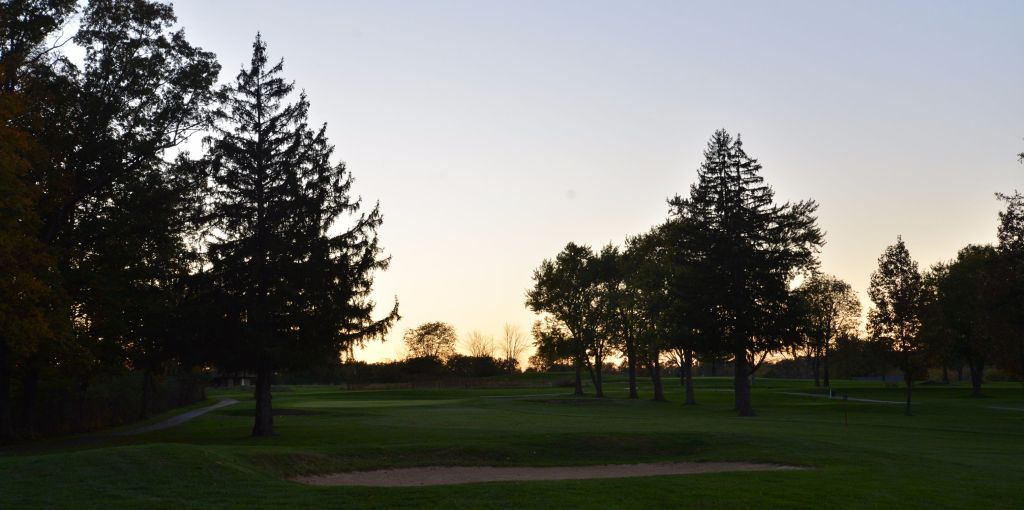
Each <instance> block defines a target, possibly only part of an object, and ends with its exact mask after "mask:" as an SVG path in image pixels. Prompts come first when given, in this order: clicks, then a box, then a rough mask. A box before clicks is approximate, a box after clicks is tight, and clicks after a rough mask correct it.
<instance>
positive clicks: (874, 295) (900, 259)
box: [868, 237, 925, 415]
mask: <svg viewBox="0 0 1024 510" xmlns="http://www.w3.org/2000/svg"><path fill="white" fill-rule="evenodd" d="M868 296H870V297H871V301H872V302H873V303H874V305H875V306H874V307H873V308H872V309H871V310H870V311H868V332H869V333H870V334H871V337H872V338H873V339H874V340H876V341H880V342H883V343H884V344H885V345H886V346H888V348H889V349H890V350H891V351H892V352H893V353H894V354H895V355H896V358H897V364H898V365H899V367H900V369H901V370H903V374H904V379H905V381H906V384H907V406H906V412H907V414H908V415H909V414H910V399H911V388H912V387H913V371H914V368H915V362H916V361H917V360H916V359H915V358H916V355H917V354H918V350H919V349H920V347H921V345H920V342H919V340H920V331H921V312H922V305H923V304H924V297H925V296H924V285H923V279H922V276H921V273H920V272H919V271H918V269H917V262H915V261H914V259H912V258H911V257H910V251H908V250H907V246H906V244H904V243H903V238H902V237H897V238H896V244H893V245H892V246H889V247H888V248H886V249H885V252H883V253H882V255H881V256H880V257H879V258H878V269H876V270H875V271H874V272H873V273H871V284H870V286H869V287H868Z"/></svg>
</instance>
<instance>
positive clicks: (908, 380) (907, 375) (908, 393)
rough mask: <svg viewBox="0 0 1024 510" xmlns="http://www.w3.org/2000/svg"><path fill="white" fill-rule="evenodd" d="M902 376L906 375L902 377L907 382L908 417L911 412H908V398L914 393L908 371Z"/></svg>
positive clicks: (908, 403) (908, 402)
mask: <svg viewBox="0 0 1024 510" xmlns="http://www.w3.org/2000/svg"><path fill="white" fill-rule="evenodd" d="M904 374H906V375H904V376H903V377H904V379H905V380H906V382H907V410H906V412H907V416H910V415H911V412H910V396H911V394H912V393H913V391H914V381H913V380H912V378H911V376H910V371H909V370H908V371H907V372H904Z"/></svg>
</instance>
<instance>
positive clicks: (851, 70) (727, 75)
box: [174, 0, 1024, 361]
mask: <svg viewBox="0 0 1024 510" xmlns="http://www.w3.org/2000/svg"><path fill="white" fill-rule="evenodd" d="M174 6H175V10H176V12H177V14H178V18H179V22H180V23H181V25H182V26H183V27H184V28H185V31H186V34H187V36H188V38H189V40H190V41H191V42H192V43H193V44H197V45H199V46H201V47H203V48H204V49H206V50H209V51H213V52H214V53H216V54H217V56H218V59H219V60H220V62H221V64H222V65H223V70H222V74H221V80H222V81H226V80H231V79H233V78H234V76H235V75H236V74H237V72H238V71H239V70H240V69H241V68H242V66H243V65H245V64H247V63H248V61H249V56H250V54H251V45H252V41H253V39H254V37H255V35H256V32H257V31H259V32H262V34H263V37H264V39H265V41H266V42H267V44H268V51H269V54H270V56H271V58H283V59H284V75H285V77H286V78H289V79H291V80H294V81H295V83H296V86H297V88H299V89H303V90H305V91H306V93H307V94H308V96H309V100H310V102H311V104H312V107H311V114H310V116H311V120H312V121H313V122H314V123H324V122H325V123H327V126H328V129H327V132H328V135H329V137H330V139H331V141H332V142H333V143H334V144H335V145H336V148H337V152H336V155H337V157H338V158H339V159H340V160H343V161H345V162H346V164H347V165H348V168H349V169H350V170H351V172H352V173H353V175H354V176H355V179H356V182H355V185H354V190H355V193H357V194H358V195H360V196H362V197H363V199H364V200H365V201H366V202H367V203H369V204H372V203H374V202H376V201H379V202H380V206H381V210H382V212H383V215H384V225H383V226H382V228H381V229H380V231H379V235H380V240H381V244H382V246H383V247H384V249H385V250H386V252H387V253H388V254H389V255H391V257H392V264H391V267H390V269H389V270H388V271H386V272H384V273H380V274H378V275H377V277H376V283H375V291H374V298H375V299H376V301H377V302H378V308H379V310H380V314H381V315H383V314H384V313H386V311H387V310H388V309H389V308H390V305H391V303H392V302H393V300H394V299H395V297H396V296H397V298H398V300H399V302H400V313H401V315H402V320H401V321H400V322H399V323H398V324H397V325H396V327H395V330H394V331H393V332H392V333H391V334H390V335H389V336H388V338H387V339H386V341H385V342H383V343H381V342H374V343H372V344H371V345H370V346H368V347H367V348H365V349H363V350H361V351H359V352H357V358H358V359H362V360H366V361H376V360H383V359H397V358H400V357H402V356H403V355H404V348H403V346H402V342H401V334H402V332H403V331H404V330H405V329H407V328H413V327H415V326H417V325H419V324H421V323H423V322H427V321H445V322H448V323H450V324H452V325H453V326H455V328H456V329H457V330H458V331H459V333H460V337H462V338H465V336H466V335H468V334H469V333H470V332H471V331H474V330H477V331H480V332H482V333H484V334H485V335H493V336H495V337H498V336H500V335H501V331H502V326H503V325H504V324H505V323H510V324H513V325H517V326H519V327H520V328H521V329H523V330H524V332H528V331H529V328H530V325H531V324H532V323H533V321H534V320H535V318H536V317H535V316H534V314H533V313H531V312H530V311H529V310H527V309H526V307H525V306H524V301H525V292H526V289H527V288H529V287H530V286H531V275H532V271H533V269H534V268H536V267H537V266H538V265H539V264H540V262H541V261H542V260H543V259H545V258H551V257H554V256H555V255H556V254H557V253H558V251H560V250H561V249H562V247H564V246H565V244H566V243H568V242H570V241H573V242H577V243H584V244H589V245H591V246H593V247H595V248H599V247H600V246H602V245H604V244H607V243H616V244H622V243H623V242H624V240H625V238H626V237H627V236H629V235H634V234H638V233H641V232H644V231H647V230H648V229H650V228H651V227H652V226H653V225H655V224H657V223H660V222H661V221H663V220H664V219H665V218H666V217H667V213H668V206H667V205H666V199H667V198H669V197H671V196H673V195H676V194H686V193H687V192H688V190H689V186H690V184H691V183H692V182H693V181H694V179H695V177H696V171H697V168H698V166H699V165H700V162H701V160H702V151H703V148H704V146H705V144H706V143H707V140H708V139H709V137H710V136H711V134H712V133H713V132H714V131H715V130H716V129H718V128H725V129H727V130H729V131H730V132H732V133H737V132H738V133H741V134H742V136H743V140H744V148H745V149H746V150H747V152H748V153H749V154H750V155H752V156H754V157H757V158H759V159H760V161H761V163H762V164H763V165H764V169H763V171H762V174H763V176H764V177H765V179H766V180H767V182H768V183H769V184H771V185H772V186H773V187H774V188H775V191H776V198H777V199H779V200H782V201H785V200H800V199H805V198H813V199H815V200H817V201H818V202H819V204H820V208H819V211H818V218H819V225H820V226H821V227H822V228H823V229H824V230H825V231H826V233H827V234H826V242H827V244H826V245H825V246H824V248H823V249H822V252H821V269H822V270H823V271H825V272H828V273H832V274H835V275H837V276H839V277H841V278H843V279H844V280H846V281H848V282H849V283H850V284H851V285H853V287H854V288H855V289H856V290H857V291H858V292H859V293H860V295H861V299H862V302H863V304H864V305H865V306H866V305H868V304H869V302H868V300H867V296H866V293H865V291H866V289H867V284H868V278H869V276H870V274H871V271H872V270H873V269H874V268H875V266H876V265H877V259H878V256H879V255H880V254H881V253H882V251H883V250H884V249H885V247H886V246H887V245H889V244H892V243H893V242H895V240H896V236H897V235H902V236H903V239H904V241H905V242H906V243H907V247H908V248H909V250H910V252H911V255H912V256H913V257H914V258H915V259H916V260H917V261H918V262H919V263H920V265H921V267H922V269H923V268H926V267H928V266H930V265H931V264H934V263H936V262H939V261H942V260H948V259H951V258H953V257H955V256H956V253H957V251H958V250H959V249H960V248H962V247H963V246H965V245H967V244H969V243H990V242H994V240H995V229H996V221H997V214H998V212H999V210H1000V203H999V202H997V201H996V199H995V198H994V193H995V192H997V191H1002V192H1010V191H1012V190H1013V189H1015V188H1020V189H1024V165H1020V164H1019V163H1018V162H1017V161H1016V157H1015V154H1017V153H1018V152H1022V151H1024V67H1022V66H1021V61H1020V57H1021V55H1022V54H1024V31H1022V30H1021V29H1020V21H1021V20H1022V19H1024V2H1019V1H1006V2H998V1H977V2H944V1H919V2H913V1H904V2H892V1H866V0H865V1H853V2H850V1H847V2H827V1H777V2H746V1H731V2H710V1H707V2H684V1H655V0H647V1H636V2H627V1H624V0H623V1H598V0H585V1H569V0H547V1H535V0H509V1H491V0H475V1H425V0H416V1H406V2H399V1H387V0H373V1H340V0H339V1H331V2H327V1H313V0H307V1H300V0H291V1H288V2H279V1H257V0H215V1H211V0H178V1H176V2H174Z"/></svg>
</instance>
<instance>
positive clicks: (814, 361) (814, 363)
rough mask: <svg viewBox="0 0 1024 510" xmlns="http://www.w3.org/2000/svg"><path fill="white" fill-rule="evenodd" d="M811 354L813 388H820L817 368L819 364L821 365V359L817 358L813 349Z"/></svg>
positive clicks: (816, 351) (819, 375)
mask: <svg viewBox="0 0 1024 510" xmlns="http://www.w3.org/2000/svg"><path fill="white" fill-rule="evenodd" d="M812 352H813V353H812V354H811V370H812V371H813V372H814V387H815V388H818V387H820V386H821V370H820V367H819V364H820V363H821V358H819V356H818V349H817V348H815V349H813V351H812Z"/></svg>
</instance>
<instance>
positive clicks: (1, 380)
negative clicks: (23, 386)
mask: <svg viewBox="0 0 1024 510" xmlns="http://www.w3.org/2000/svg"><path fill="white" fill-rule="evenodd" d="M11 364H12V363H11V356H10V353H9V352H8V351H7V346H6V345H4V344H0V443H3V442H4V441H8V440H10V439H13V438H14V423H13V421H12V418H11Z"/></svg>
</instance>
